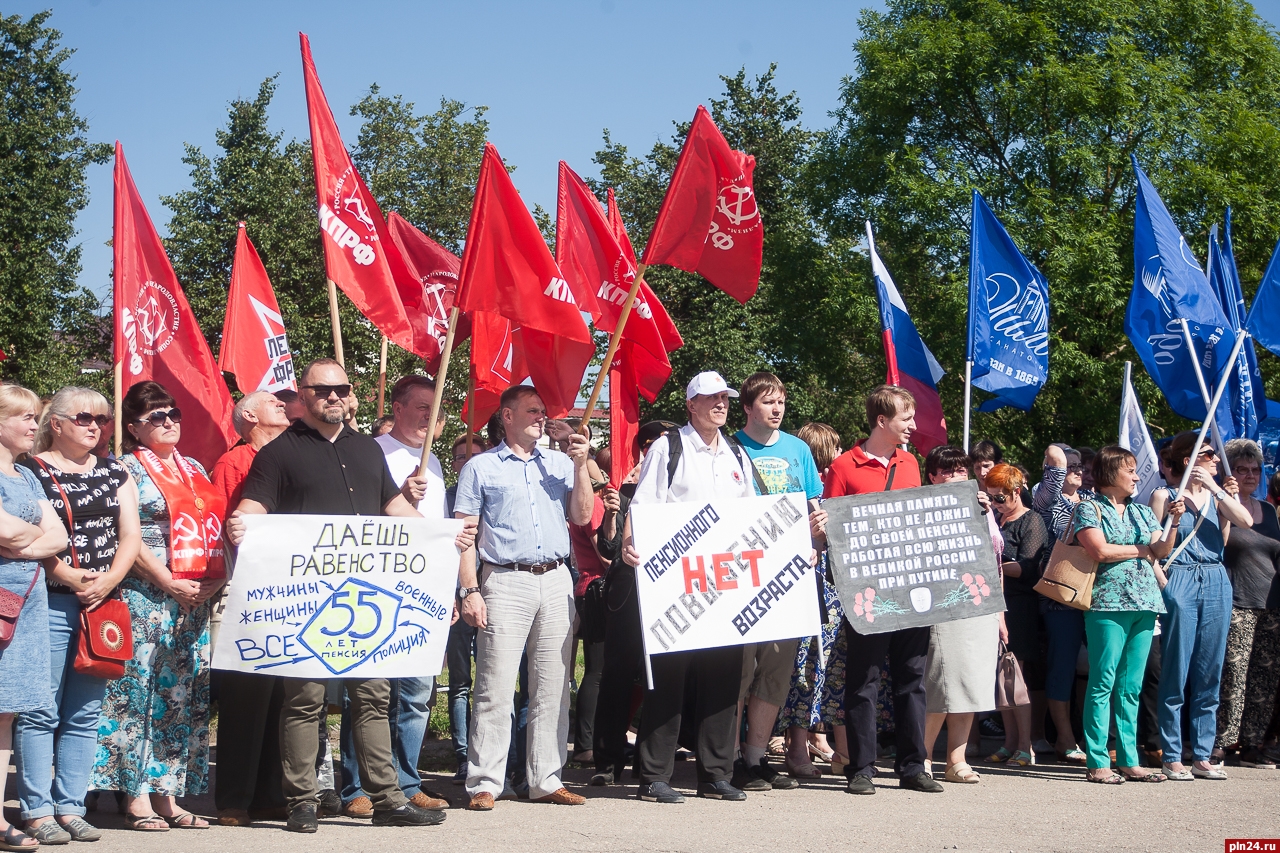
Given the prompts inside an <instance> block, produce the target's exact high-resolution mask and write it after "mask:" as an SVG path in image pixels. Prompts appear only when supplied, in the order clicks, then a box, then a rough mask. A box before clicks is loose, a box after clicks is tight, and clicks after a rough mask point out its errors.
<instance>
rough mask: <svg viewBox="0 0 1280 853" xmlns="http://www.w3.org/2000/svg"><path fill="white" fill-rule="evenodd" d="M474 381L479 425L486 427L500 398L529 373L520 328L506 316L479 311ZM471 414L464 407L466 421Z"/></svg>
mask: <svg viewBox="0 0 1280 853" xmlns="http://www.w3.org/2000/svg"><path fill="white" fill-rule="evenodd" d="M471 329H472V332H471V381H472V387H473V389H474V395H475V401H476V414H475V424H476V426H477V427H480V426H483V425H484V424H485V423H486V422H487V421H488V420H489V418H490V416H492V415H493V413H494V412H496V411H497V410H498V398H499V397H500V396H502V392H503V391H505V390H507V389H508V388H510V387H511V386H512V385H515V384H517V383H520V382H523V381H524V380H525V379H526V378H527V377H528V376H529V368H528V367H526V366H525V360H524V351H523V350H522V349H521V346H520V335H519V330H518V329H512V324H511V321H510V320H508V319H507V318H506V317H502V316H499V315H498V314H492V313H490V312H488V311H478V312H476V313H475V314H474V315H473V316H472V324H471ZM468 417H469V412H468V407H467V406H463V409H462V420H463V422H466V421H467V419H468Z"/></svg>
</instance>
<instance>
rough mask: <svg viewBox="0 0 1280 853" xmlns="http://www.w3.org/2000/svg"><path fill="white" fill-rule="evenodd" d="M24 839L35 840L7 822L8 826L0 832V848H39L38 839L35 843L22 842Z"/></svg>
mask: <svg viewBox="0 0 1280 853" xmlns="http://www.w3.org/2000/svg"><path fill="white" fill-rule="evenodd" d="M25 841H35V839H34V838H32V837H31V836H30V835H27V834H26V833H25V832H23V831H22V830H21V829H18V827H16V826H14V825H13V824H9V828H8V829H6V830H5V831H4V832H3V833H0V850H38V849H39V848H40V842H39V841H36V843H35V844H24V843H23V842H25Z"/></svg>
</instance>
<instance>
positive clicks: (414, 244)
mask: <svg viewBox="0 0 1280 853" xmlns="http://www.w3.org/2000/svg"><path fill="white" fill-rule="evenodd" d="M387 231H388V232H389V233H390V234H391V242H393V243H395V245H396V249H397V251H399V253H400V257H401V258H403V259H404V263H405V266H406V267H407V268H408V270H409V274H410V275H412V276H413V277H414V278H415V279H417V280H418V281H419V282H421V283H422V300H423V304H424V306H425V311H426V323H427V334H429V335H430V336H431V338H432V339H433V340H434V341H435V347H436V349H435V355H433V356H430V357H427V356H423V357H424V358H426V360H427V372H428V373H430V374H431V375H433V376H434V375H435V374H436V372H437V371H438V370H439V369H440V355H441V353H442V352H443V351H444V339H445V336H446V335H447V334H448V332H449V312H450V310H451V309H452V308H453V302H454V299H455V298H456V297H457V295H458V270H459V268H460V267H461V266H462V262H461V261H459V260H458V256H457V255H455V254H454V253H453V252H450V251H449V250H448V249H446V248H445V247H444V246H441V245H440V244H439V243H437V242H436V241H435V240H432V239H431V238H430V237H428V236H427V235H426V234H423V233H422V232H421V231H419V230H418V229H417V228H415V227H414V226H413V224H412V223H411V222H409V220H407V219H405V218H404V217H403V216H401V215H400V214H398V213H396V212H395V211H394V210H393V211H391V212H390V213H389V214H387ZM470 334H471V319H470V318H469V317H468V316H467V315H465V314H459V315H458V328H457V331H455V332H454V343H455V344H459V343H462V342H463V341H465V340H466V339H467V336H468V335H470Z"/></svg>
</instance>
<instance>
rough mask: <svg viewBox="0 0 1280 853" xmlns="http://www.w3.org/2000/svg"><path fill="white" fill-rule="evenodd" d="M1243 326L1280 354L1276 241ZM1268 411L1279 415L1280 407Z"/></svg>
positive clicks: (1278, 249) (1279, 256)
mask: <svg viewBox="0 0 1280 853" xmlns="http://www.w3.org/2000/svg"><path fill="white" fill-rule="evenodd" d="M1245 328H1247V329H1248V330H1249V334H1250V335H1252V336H1253V339H1254V340H1255V341H1257V342H1258V343H1260V344H1262V345H1263V346H1264V347H1266V348H1267V349H1269V350H1271V351H1272V352H1273V353H1275V354H1276V355H1280V243H1276V248H1275V251H1273V252H1272V253H1271V263H1269V264H1267V271H1266V272H1265V273H1263V275H1262V282H1261V283H1260V284H1259V285H1258V292H1257V293H1256V294H1254V297H1253V306H1252V307H1251V308H1250V309H1249V316H1248V318H1247V319H1246V320H1245ZM1268 411H1270V412H1272V413H1273V414H1275V415H1280V408H1276V409H1271V408H1268Z"/></svg>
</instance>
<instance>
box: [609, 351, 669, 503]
mask: <svg viewBox="0 0 1280 853" xmlns="http://www.w3.org/2000/svg"><path fill="white" fill-rule="evenodd" d="M638 350H640V347H639V346H637V345H636V344H634V343H632V342H631V341H628V340H627V339H626V336H625V335H624V336H623V340H622V342H621V343H620V344H619V345H618V351H617V352H616V353H614V356H613V363H612V364H610V365H609V447H610V449H611V451H612V453H613V460H612V463H613V467H612V469H611V470H610V472H609V484H610V485H612V486H613V487H614V488H615V489H617V488H620V487H621V486H622V481H623V480H625V479H626V477H627V474H629V473H630V472H631V469H632V468H634V467H635V466H636V462H637V461H638V456H639V454H638V452H637V448H636V436H637V435H639V433H640V386H639V385H638V383H637V382H636V373H635V362H634V361H633V357H634V354H635V353H636V352H637V351H638ZM667 372H668V373H670V372H671V368H670V366H668V367H667ZM649 402H653V401H652V400H650V401H649Z"/></svg>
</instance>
